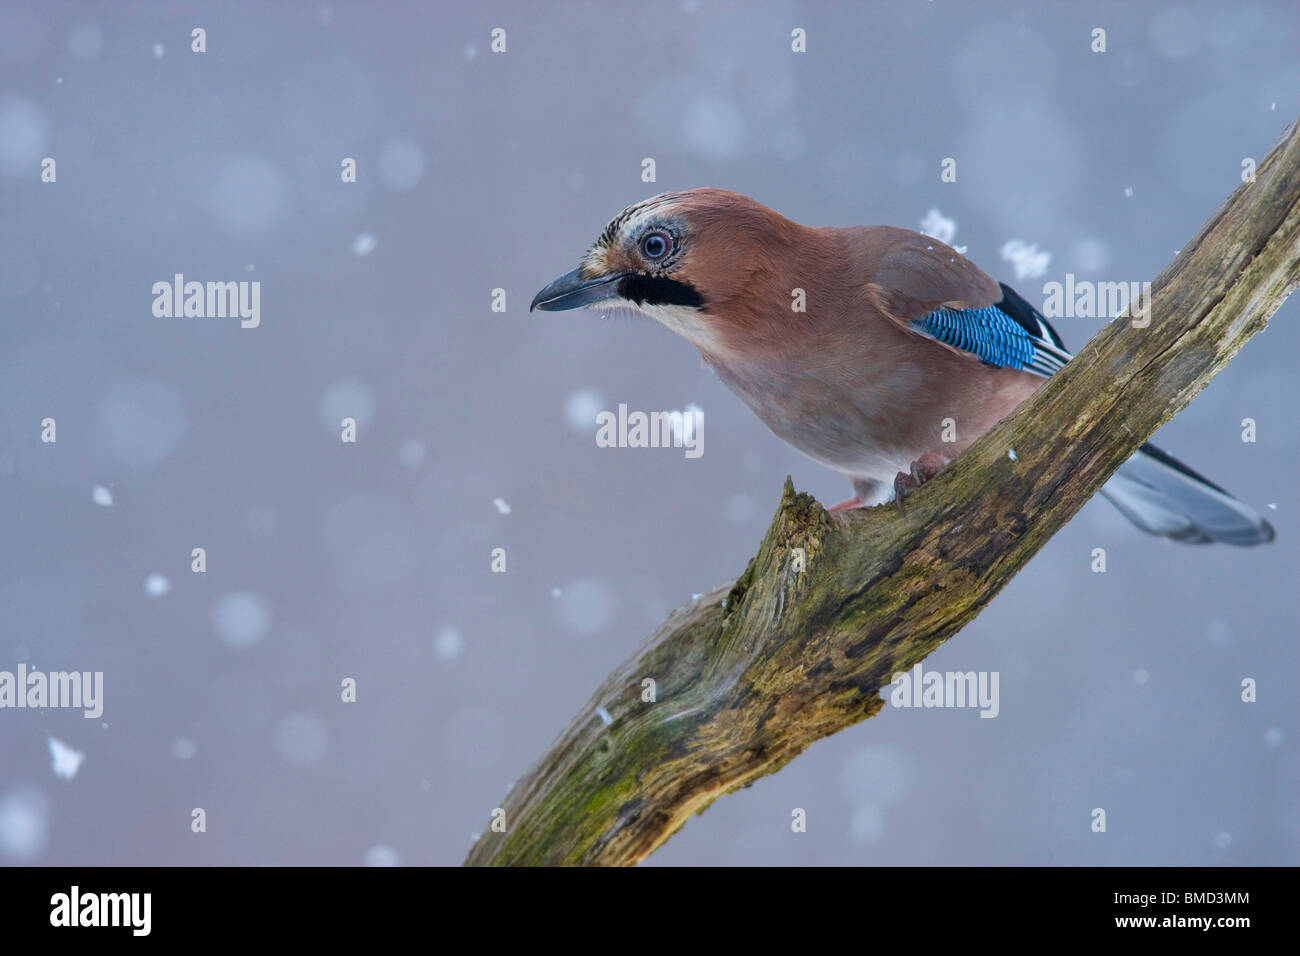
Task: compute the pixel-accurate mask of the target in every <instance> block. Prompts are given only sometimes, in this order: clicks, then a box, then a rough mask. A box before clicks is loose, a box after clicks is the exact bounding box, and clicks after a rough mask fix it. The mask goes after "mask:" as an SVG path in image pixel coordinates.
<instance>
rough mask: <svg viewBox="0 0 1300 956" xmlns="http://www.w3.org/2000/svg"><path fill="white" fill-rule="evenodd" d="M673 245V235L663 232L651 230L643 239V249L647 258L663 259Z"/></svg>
mask: <svg viewBox="0 0 1300 956" xmlns="http://www.w3.org/2000/svg"><path fill="white" fill-rule="evenodd" d="M672 247H673V240H672V238H671V237H669V236H667V235H665V234H664V233H662V232H651V233H648V234H647V235H646V237H645V238H644V239H642V240H641V251H642V252H643V253H645V257H646V258H647V259H655V260H658V259H662V258H663V257H664V256H666V255H668V250H670V249H671V248H672Z"/></svg>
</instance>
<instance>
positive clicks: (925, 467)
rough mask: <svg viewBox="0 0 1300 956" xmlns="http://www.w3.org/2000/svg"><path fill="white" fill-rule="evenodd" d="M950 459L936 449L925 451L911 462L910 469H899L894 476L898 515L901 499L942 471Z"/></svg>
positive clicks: (895, 504)
mask: <svg viewBox="0 0 1300 956" xmlns="http://www.w3.org/2000/svg"><path fill="white" fill-rule="evenodd" d="M950 461H952V459H951V458H949V457H947V456H946V455H941V454H939V453H938V452H937V451H927V452H926V453H925V454H924V455H922V456H921V457H920V458H918V459H917V460H916V461H914V462H912V468H911V470H910V471H900V472H899V473H898V474H897V475H895V476H894V506H895V507H896V508H898V513H899V514H900V515H901V514H902V513H903V499H904V498H906V497H907V496H908V495H910V494H911V493H912V492H914V491H916V489H917V488H920V487H921V486H922V485H923V484H925V483H926V482H927V481H929V480H930V479H931V478H933V477H934V476H935V475H937V474H939V472H941V471H943V469H944V468H945V467H946V466H947V464H948V463H949V462H950Z"/></svg>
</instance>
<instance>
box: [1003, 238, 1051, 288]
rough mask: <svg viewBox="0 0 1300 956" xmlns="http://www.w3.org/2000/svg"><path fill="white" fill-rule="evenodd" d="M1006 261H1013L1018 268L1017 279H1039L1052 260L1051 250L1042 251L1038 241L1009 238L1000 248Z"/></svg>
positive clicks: (1013, 264)
mask: <svg viewBox="0 0 1300 956" xmlns="http://www.w3.org/2000/svg"><path fill="white" fill-rule="evenodd" d="M1000 252H1001V255H1002V258H1003V260H1004V261H1006V262H1009V263H1011V265H1012V266H1013V267H1014V268H1015V270H1016V279H1018V280H1019V279H1037V278H1038V277H1039V276H1041V275H1042V274H1043V273H1044V272H1046V271H1047V267H1048V266H1049V265H1050V264H1051V262H1052V254H1051V253H1050V252H1040V251H1039V249H1038V243H1033V244H1032V245H1031V244H1030V243H1027V242H1024V241H1022V240H1020V239H1009V240H1007V242H1006V243H1004V244H1003V246H1002V249H1001V250H1000Z"/></svg>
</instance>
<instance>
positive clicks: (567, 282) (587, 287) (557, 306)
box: [528, 269, 629, 312]
mask: <svg viewBox="0 0 1300 956" xmlns="http://www.w3.org/2000/svg"><path fill="white" fill-rule="evenodd" d="M578 271H579V270H577V269H574V270H573V271H572V272H566V273H565V274H564V275H562V276H560V277H559V278H558V279H556V280H555V281H554V282H552V283H551V284H550V285H548V286H547V287H546V288H545V289H543V290H542V291H541V292H539V293H537V295H535V296H534V297H533V304H532V305H530V306H529V307H528V311H529V312H531V311H533V309H541V310H542V311H543V312H563V311H564V310H566V309H577V308H580V307H581V306H584V305H590V304H591V303H593V302H600V301H601V300H603V299H615V298H618V290H617V288H616V286H617V284H618V281H619V280H620V279H623V278H626V277H627V276H628V275H629V273H627V272H616V273H614V274H613V275H608V276H597V277H596V278H595V279H584V278H582V276H580V275H578Z"/></svg>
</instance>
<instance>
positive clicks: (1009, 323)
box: [908, 286, 1071, 378]
mask: <svg viewBox="0 0 1300 956" xmlns="http://www.w3.org/2000/svg"><path fill="white" fill-rule="evenodd" d="M1003 289H1004V290H1006V291H1007V292H1008V293H1010V295H1008V296H1006V297H1005V298H1004V299H1003V301H1002V302H999V303H998V304H997V305H991V306H988V307H987V308H984V309H951V308H948V307H947V306H945V307H944V308H941V309H936V310H935V311H933V312H931V313H930V314H929V315H927V316H926V317H925V318H923V319H917V320H916V321H914V322H910V323H908V324H909V325H910V326H911V328H912V329H914V330H915V331H917V332H920V333H921V334H922V335H924V336H927V337H928V338H932V339H935V340H936V341H939V342H942V343H944V344H945V345H951V346H952V347H953V348H957V349H961V350H962V351H963V352H969V353H970V354H972V355H974V356H975V357H976V358H978V359H980V361H982V362H985V363H986V364H988V365H995V366H997V367H998V368H1015V369H1020V370H1022V371H1025V372H1031V373H1033V374H1035V375H1041V376H1043V377H1044V378H1046V377H1048V376H1050V375H1052V374H1053V373H1054V372H1058V371H1060V370H1061V369H1062V368H1063V367H1064V366H1065V363H1066V362H1068V361H1069V360H1070V358H1071V356H1070V353H1069V352H1067V351H1065V349H1064V348H1062V347H1061V344H1060V338H1059V337H1058V336H1057V335H1056V332H1055V331H1054V330H1053V329H1052V327H1051V326H1049V325H1048V324H1047V320H1046V319H1043V318H1042V317H1041V316H1039V315H1038V313H1037V312H1036V311H1035V310H1034V309H1033V308H1032V307H1031V306H1029V305H1028V304H1027V303H1023V300H1020V299H1019V297H1018V296H1016V298H1015V300H1014V301H1013V300H1012V299H1011V296H1012V295H1014V293H1011V292H1010V290H1009V289H1007V287H1006V286H1003ZM1004 304H1006V305H1009V306H1012V307H1013V309H1012V311H1017V310H1016V309H1014V307H1015V306H1021V305H1023V308H1020V309H1019V310H1018V311H1019V312H1023V313H1025V314H1024V315H1023V316H1022V320H1019V321H1018V320H1017V319H1016V318H1013V317H1012V315H1011V314H1008V311H1004V310H1003V308H1001V306H1003V305H1004ZM1031 323H1032V326H1033V327H1034V328H1035V330H1036V331H1031V329H1030V328H1026V326H1027V325H1030V324H1031Z"/></svg>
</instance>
